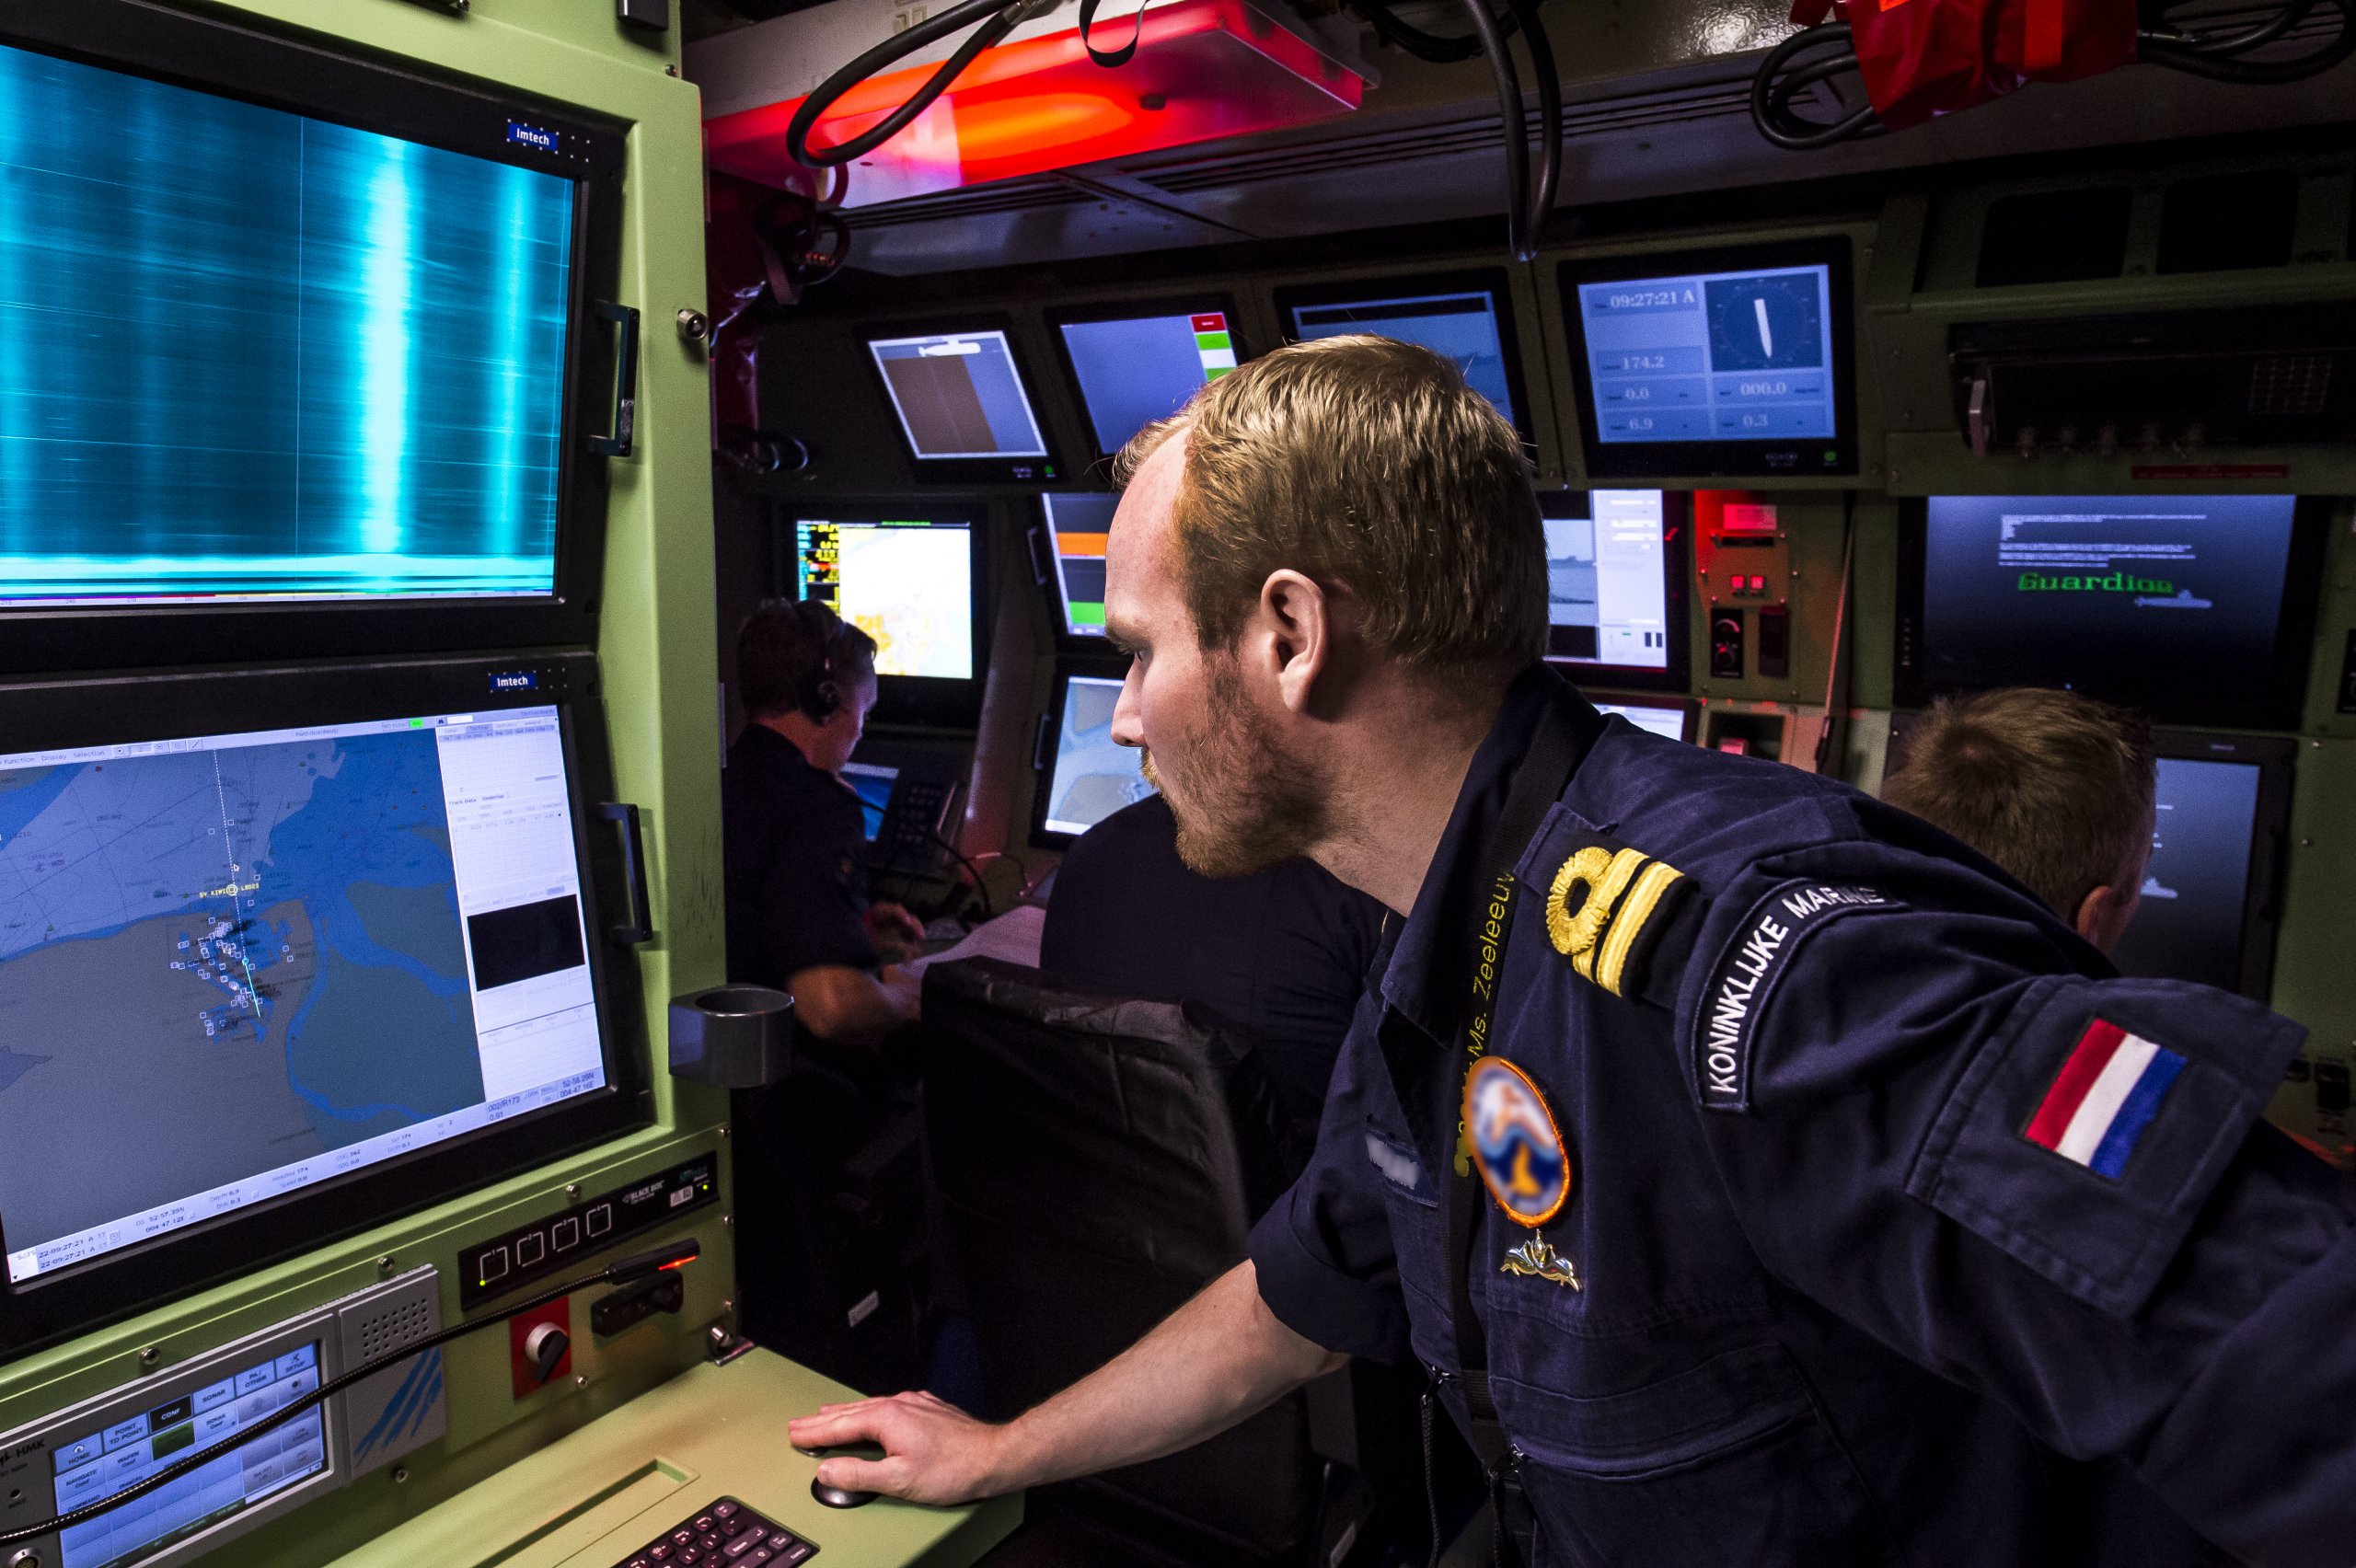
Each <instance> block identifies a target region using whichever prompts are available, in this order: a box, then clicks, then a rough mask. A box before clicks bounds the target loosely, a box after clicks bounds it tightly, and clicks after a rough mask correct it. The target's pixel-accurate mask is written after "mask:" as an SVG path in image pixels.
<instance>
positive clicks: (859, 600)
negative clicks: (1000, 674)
mask: <svg viewBox="0 0 2356 1568" xmlns="http://www.w3.org/2000/svg"><path fill="white" fill-rule="evenodd" d="M981 519H982V513H981V512H980V510H979V509H977V508H953V507H943V506H941V505H938V504H929V505H921V506H911V507H908V508H907V509H905V510H899V511H886V510H883V509H879V508H872V507H867V508H857V507H848V506H833V505H826V506H803V507H798V508H796V509H795V510H794V511H793V512H791V513H782V514H780V523H779V529H778V549H779V557H780V559H779V562H778V584H777V587H778V592H779V593H780V594H784V595H787V596H790V597H792V598H796V599H817V600H819V601H821V602H823V603H825V604H826V605H829V606H831V607H832V608H833V609H834V611H835V613H836V614H837V615H839V616H841V617H843V619H845V620H847V621H849V622H850V623H851V624H852V625H854V626H856V627H858V628H860V629H861V630H863V631H865V632H866V633H867V635H868V636H870V637H872V638H873V639H874V640H875V674H876V679H877V686H878V698H877V702H878V707H877V717H878V718H879V719H880V720H882V721H884V722H908V723H923V722H935V721H938V722H957V721H961V720H963V719H970V718H971V716H972V713H973V711H974V710H975V709H976V707H977V705H978V704H979V702H980V700H981V684H982V683H981V675H982V666H983V663H984V651H983V642H982V635H983V630H984V627H985V624H986V622H985V617H984V616H983V613H982V600H981V585H982V583H983V582H984V581H985V577H984V571H983V566H982V536H983V529H982V526H981Z"/></svg>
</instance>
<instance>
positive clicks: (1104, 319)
mask: <svg viewBox="0 0 2356 1568" xmlns="http://www.w3.org/2000/svg"><path fill="white" fill-rule="evenodd" d="M1050 319H1051V320H1052V321H1053V322H1054V323H1055V328H1056V342H1057V347H1058V348H1060V349H1061V350H1062V351H1063V358H1064V365H1065V367H1066V368H1067V369H1068V370H1069V371H1070V372H1071V380H1072V387H1073V389H1074V390H1075V391H1077V392H1078V393H1079V394H1080V411H1081V412H1082V413H1083V414H1085V415H1086V416H1087V418H1088V428H1089V433H1090V435H1091V439H1092V440H1093V441H1094V442H1095V444H1096V455H1097V456H1099V457H1100V458H1101V457H1110V456H1112V455H1114V454H1115V453H1117V452H1119V451H1120V450H1121V448H1122V447H1124V446H1126V445H1127V444H1128V442H1129V438H1130V437H1131V436H1133V435H1135V434H1137V432H1138V431H1140V430H1143V429H1144V428H1145V427H1146V426H1147V425H1149V424H1151V423H1152V422H1153V421H1156V420H1161V419H1167V418H1169V417H1170V416H1171V415H1172V414H1174V413H1176V412H1177V411H1178V410H1179V409H1183V408H1184V407H1185V406H1186V402H1187V400H1188V399H1189V398H1193V397H1194V395H1195V393H1197V392H1199V391H1201V390H1202V389H1203V388H1204V387H1206V386H1209V385H1210V384H1211V383H1212V382H1214V381H1217V380H1218V378H1219V377H1220V376H1222V375H1226V374H1227V373H1228V372H1230V371H1231V370H1233V369H1234V368H1235V366H1236V364H1237V363H1238V353H1239V343H1238V341H1237V338H1236V333H1235V327H1234V309H1233V306H1230V305H1229V303H1228V302H1227V301H1226V300H1225V299H1224V298H1222V297H1219V296H1217V295H1207V296H1205V297H1204V298H1201V299H1197V300H1188V301H1180V302H1177V303H1173V304H1167V305H1158V306H1141V305H1130V306H1120V307H1114V306H1097V307H1094V308H1091V309H1086V310H1075V311H1059V312H1057V313H1056V314H1055V315H1054V316H1053V317H1051V318H1050Z"/></svg>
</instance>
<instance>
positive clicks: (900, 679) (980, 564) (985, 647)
mask: <svg viewBox="0 0 2356 1568" xmlns="http://www.w3.org/2000/svg"><path fill="white" fill-rule="evenodd" d="M813 513H832V515H830V516H826V517H823V518H822V517H817V516H814V515H812V514H813ZM910 513H926V514H929V515H925V516H921V517H918V518H917V519H915V520H916V521H920V522H932V523H963V524H964V525H965V532H966V542H967V548H968V550H969V551H970V552H971V553H970V556H969V558H968V559H969V561H970V565H969V570H970V571H972V573H973V577H972V582H971V584H970V592H971V593H972V595H973V606H972V619H973V626H972V628H971V629H972V632H973V638H974V652H973V661H974V673H973V674H972V676H971V677H970V678H967V679H963V680H960V679H953V678H951V677H948V676H942V675H886V674H881V673H879V674H877V675H876V677H875V707H874V709H873V710H872V711H871V712H870V713H869V714H868V716H867V717H868V722H870V723H872V724H906V725H911V726H915V727H918V728H925V729H946V730H958V729H971V728H973V726H974V724H975V723H976V721H978V719H979V718H980V715H981V710H982V686H983V683H984V681H985V680H987V677H988V675H989V643H990V637H989V628H990V605H991V598H990V586H991V585H990V576H989V569H990V548H989V520H990V508H989V506H988V505H987V503H985V502H976V501H970V500H968V501H942V500H935V499H932V498H930V497H925V496H915V497H909V496H902V497H899V498H896V499H894V498H885V499H883V500H881V501H879V500H876V499H875V498H873V497H853V498H849V499H845V498H841V497H835V496H806V497H798V498H795V499H791V500H787V501H776V502H770V503H769V525H770V541H771V542H770V554H769V596H770V597H771V598H775V599H791V598H793V597H795V596H796V595H795V578H796V575H797V571H796V567H795V562H796V559H797V557H798V555H799V552H800V541H799V537H798V536H797V535H796V533H795V531H794V529H795V525H796V524H798V523H801V522H803V521H805V520H807V521H811V522H827V523H845V522H848V523H878V522H882V521H883V520H884V519H886V518H888V517H891V516H894V515H899V516H903V517H905V516H908V515H909V514H910Z"/></svg>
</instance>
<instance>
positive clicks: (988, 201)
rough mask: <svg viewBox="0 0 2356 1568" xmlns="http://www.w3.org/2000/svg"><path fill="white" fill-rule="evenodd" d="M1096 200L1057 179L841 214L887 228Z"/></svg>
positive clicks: (857, 225)
mask: <svg viewBox="0 0 2356 1568" xmlns="http://www.w3.org/2000/svg"><path fill="white" fill-rule="evenodd" d="M1097 199H1098V198H1096V197H1095V196H1093V195H1091V194H1090V193H1089V192H1088V191H1085V190H1078V189H1076V188H1074V187H1072V186H1069V185H1066V184H1064V183H1063V182H1062V181H1060V180H1053V179H1025V180H1009V181H1006V182H1003V183H1001V184H997V185H983V186H977V187H975V188H973V189H971V190H944V191H942V192H941V194H940V195H938V196H912V197H910V198H908V199H907V201H905V202H880V203H878V204H877V205H875V206H872V207H855V208H852V209H850V210H849V211H848V212H846V213H843V217H844V219H845V220H846V221H847V222H849V225H850V226H851V227H852V228H853V229H880V228H890V227H892V226H893V225H896V224H931V223H942V222H947V221H950V220H953V219H959V218H980V217H987V216H989V215H991V214H992V213H1036V212H1044V211H1045V210H1047V209H1049V208H1051V207H1074V206H1078V205H1080V203H1082V202H1093V201H1096V200H1097Z"/></svg>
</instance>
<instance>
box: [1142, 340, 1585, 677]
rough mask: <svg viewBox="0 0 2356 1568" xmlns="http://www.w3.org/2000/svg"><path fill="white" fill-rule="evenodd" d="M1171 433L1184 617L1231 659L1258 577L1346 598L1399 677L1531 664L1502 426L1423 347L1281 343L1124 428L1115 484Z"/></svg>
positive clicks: (1532, 531) (1533, 528) (1536, 596)
mask: <svg viewBox="0 0 2356 1568" xmlns="http://www.w3.org/2000/svg"><path fill="white" fill-rule="evenodd" d="M1182 432H1183V433H1184V436H1185V438H1186V456H1185V467H1184V472H1183V474H1182V475H1181V477H1180V478H1179V483H1178V495H1177V502H1176V522H1177V529H1178V539H1179V550H1180V557H1181V559H1182V561H1183V563H1184V564H1183V567H1182V571H1183V586H1184V596H1185V600H1186V607H1187V610H1188V611H1189V613H1191V614H1192V615H1193V617H1194V618H1195V633H1196V636H1197V638H1198V639H1199V640H1200V641H1201V643H1202V645H1203V646H1204V647H1205V648H1231V647H1233V646H1234V644H1235V640H1236V637H1237V636H1238V634H1240V633H1241V631H1242V628H1243V624H1244V622H1245V621H1246V620H1247V619H1248V618H1249V617H1250V616H1251V614H1252V611H1253V606H1254V605H1257V604H1258V603H1259V599H1260V589H1261V585H1262V584H1263V583H1265V582H1266V581H1267V580H1268V574H1269V573H1270V572H1272V571H1277V570H1278V569H1280V568H1285V567H1290V568H1292V569H1293V570H1295V571H1299V572H1302V573H1304V574H1305V575H1307V576H1308V577H1310V578H1311V579H1312V580H1314V581H1316V582H1320V583H1322V584H1325V585H1328V586H1339V587H1341V588H1343V589H1345V590H1346V591H1347V592H1348V593H1349V594H1351V595H1352V596H1353V597H1354V598H1356V599H1357V601H1358V603H1359V604H1360V605H1361V606H1362V607H1363V610H1364V617H1365V618H1364V621H1363V623H1362V628H1361V629H1362V634H1363V635H1364V636H1365V638H1366V640H1368V642H1369V643H1370V644H1371V645H1372V646H1373V647H1374V648H1375V649H1376V650H1377V651H1379V652H1381V653H1384V654H1387V655H1389V656H1390V657H1392V658H1394V659H1397V660H1399V661H1401V662H1402V663H1405V664H1407V665H1408V666H1410V667H1411V668H1414V669H1416V670H1418V671H1421V672H1426V673H1430V674H1447V673H1453V672H1458V671H1463V670H1469V669H1479V668H1484V667H1486V668H1515V667H1519V666H1520V665H1522V664H1526V663H1530V661H1531V660H1533V659H1536V658H1538V657H1540V656H1541V655H1542V654H1543V653H1544V652H1545V651H1546V623H1547V590H1546V546H1545V534H1544V530H1543V526H1542V525H1541V523H1540V522H1539V519H1538V502H1537V498H1536V496H1535V495H1534V494H1533V492H1532V490H1531V488H1530V464H1529V459H1528V457H1527V456H1526V455H1524V453H1523V451H1522V446H1521V438H1520V436H1519V434H1518V433H1517V432H1515V430H1514V428H1513V425H1512V424H1511V423H1510V422H1509V421H1507V419H1506V418H1505V416H1503V415H1502V414H1500V413H1498V412H1497V410H1496V408H1495V407H1494V406H1492V405H1491V403H1490V402H1489V400H1488V399H1487V398H1484V397H1483V396H1482V395H1481V394H1479V393H1478V392H1475V391H1473V390H1472V388H1471V387H1469V386H1466V385H1465V382H1464V376H1463V375H1462V373H1461V372H1460V371H1459V370H1458V369H1457V367H1456V365H1455V363H1453V362H1452V361H1449V360H1448V359H1446V358H1443V357H1442V356H1441V355H1438V354H1436V353H1434V352H1431V351H1430V350H1428V349H1423V348H1418V347H1416V346H1415V345H1414V344H1410V343H1402V342H1398V341H1395V340H1392V339H1389V338H1376V337H1369V336H1363V335H1353V336H1348V337H1339V338H1324V339H1320V340H1316V341H1314V342H1307V343H1296V344H1293V345H1292V346H1290V347H1288V348H1283V349H1278V350H1277V351H1276V352H1274V353H1271V354H1268V355H1265V357H1263V358H1261V359H1257V360H1254V361H1253V362H1252V363H1249V364H1247V365H1244V366H1243V367H1242V369H1240V370H1237V371H1235V372H1233V373H1232V374H1230V375H1225V376H1222V377H1221V378H1220V379H1218V380H1217V381H1215V382H1213V383H1211V384H1210V386H1207V387H1205V388H1204V389H1203V390H1202V392H1201V393H1199V394H1198V395H1197V396H1196V397H1195V400H1194V401H1193V402H1192V403H1191V404H1189V405H1188V406H1187V407H1186V408H1185V409H1184V410H1182V411H1181V412H1179V413H1177V414H1175V415H1173V416H1172V417H1171V418H1170V419H1167V420H1163V421H1160V422H1159V423H1157V424H1152V425H1149V426H1147V427H1146V428H1145V429H1144V430H1142V431H1140V432H1138V434H1137V436H1136V437H1135V438H1134V439H1132V440H1131V441H1130V442H1129V444H1128V445H1127V446H1126V447H1125V448H1124V449H1123V450H1122V452H1121V455H1120V456H1119V457H1118V458H1117V459H1116V460H1115V464H1114V478H1115V479H1116V480H1117V481H1118V482H1120V483H1123V484H1126V483H1127V481H1128V479H1129V477H1130V476H1131V475H1133V474H1134V473H1135V472H1136V471H1137V469H1138V466H1139V465H1140V464H1142V463H1143V462H1144V461H1145V459H1146V458H1147V457H1148V456H1149V455H1151V454H1152V453H1153V451H1154V450H1155V449H1156V448H1157V447H1159V446H1161V444H1162V443H1163V442H1165V441H1167V440H1169V439H1170V438H1171V437H1172V436H1174V435H1178V434H1180V433H1182Z"/></svg>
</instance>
